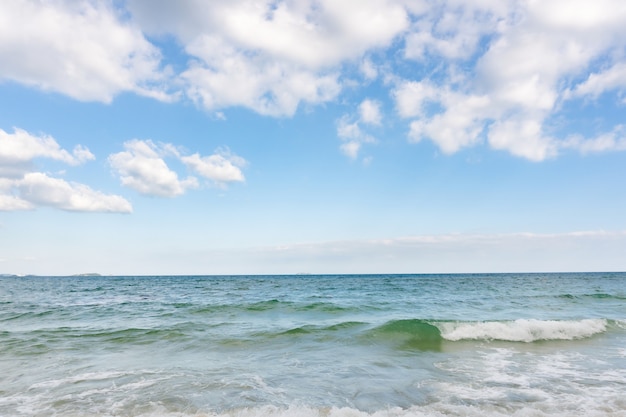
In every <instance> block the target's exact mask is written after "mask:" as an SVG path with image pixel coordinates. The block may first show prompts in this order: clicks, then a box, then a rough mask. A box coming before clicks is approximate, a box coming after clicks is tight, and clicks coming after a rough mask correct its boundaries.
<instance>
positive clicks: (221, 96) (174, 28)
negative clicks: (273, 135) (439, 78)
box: [129, 0, 408, 116]
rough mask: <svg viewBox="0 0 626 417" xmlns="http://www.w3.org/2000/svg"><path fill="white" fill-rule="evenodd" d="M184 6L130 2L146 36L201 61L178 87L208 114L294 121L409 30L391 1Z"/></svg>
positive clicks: (139, 0)
mask: <svg viewBox="0 0 626 417" xmlns="http://www.w3.org/2000/svg"><path fill="white" fill-rule="evenodd" d="M182 3H183V4H182V5H181V2H176V3H171V2H168V1H146V0H131V1H130V2H129V8H130V10H131V12H132V14H133V16H134V17H135V19H136V20H137V21H138V22H139V24H140V25H142V27H144V28H146V30H147V31H148V32H151V33H164V32H166V33H172V34H174V35H175V36H177V37H178V39H180V41H181V43H182V44H183V45H184V47H185V51H186V52H187V53H188V54H189V55H191V56H192V57H194V58H196V59H195V60H194V61H193V63H192V64H191V65H190V67H189V68H188V69H187V70H186V71H184V72H183V73H182V74H181V79H182V80H183V81H184V82H185V83H186V92H187V94H188V96H190V97H191V98H192V99H193V100H195V101H196V102H197V103H199V104H201V105H202V106H203V107H205V108H206V109H209V110H216V109H219V108H224V107H229V106H244V107H248V108H250V109H252V110H254V111H256V112H258V113H261V114H265V115H271V116H291V115H293V114H294V112H295V111H296V109H297V108H298V106H299V105H300V103H310V104H317V103H322V102H326V101H329V100H333V99H334V98H336V97H337V95H338V94H339V92H340V91H341V88H342V85H341V81H340V79H339V78H340V77H339V69H340V65H341V64H343V63H344V62H346V61H350V60H356V59H359V58H361V57H362V55H363V54H364V53H365V52H366V51H368V50H370V49H372V48H378V47H385V46H387V45H389V44H390V43H391V42H392V40H393V39H394V38H395V37H396V36H398V35H399V34H400V33H401V32H402V31H403V30H404V29H405V28H406V27H407V25H408V14H407V12H406V10H405V8H404V7H402V5H400V4H397V3H396V2H394V1H387V0H372V1H368V2H362V1H357V0H350V1H341V2H337V1H334V0H323V1H319V2H312V1H284V2H278V3H273V2H271V3H270V2H249V1H243V0H236V1H231V2H226V3H224V2H217V3H215V2H214V3H198V2H192V1H187V2H182ZM250 28H254V30H250ZM367 74H369V76H372V74H373V70H372V68H368V69H367Z"/></svg>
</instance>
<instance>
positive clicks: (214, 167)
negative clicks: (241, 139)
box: [180, 150, 247, 185]
mask: <svg viewBox="0 0 626 417" xmlns="http://www.w3.org/2000/svg"><path fill="white" fill-rule="evenodd" d="M180 160H181V161H182V162H183V163H184V164H185V165H187V167H189V168H190V169H191V170H192V171H193V172H195V173H196V174H198V175H200V176H202V177H204V178H206V179H208V180H210V181H212V182H214V183H215V184H217V185H225V184H226V183H229V182H242V181H244V180H245V177H244V175H243V172H241V168H243V167H245V166H246V164H247V162H246V161H245V160H244V159H243V158H241V157H238V156H236V155H232V154H231V153H230V151H228V150H218V152H217V153H214V154H213V155H209V156H204V157H202V156H200V155H199V154H197V153H195V154H193V155H189V156H183V157H181V158H180Z"/></svg>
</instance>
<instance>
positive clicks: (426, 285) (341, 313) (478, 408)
mask: <svg viewBox="0 0 626 417" xmlns="http://www.w3.org/2000/svg"><path fill="white" fill-rule="evenodd" d="M0 416H29V417H30V416H129V417H130V416H213V417H218V416H220V417H221V416H232V417H253V416H262V417H287V416H298V417H319V416H324V417H327V416H328V417H369V416H372V417H374V416H375V417H409V416H481V417H487V416H626V273H591V274H590V273H584V274H493V275H488V274H472V275H460V274H459V275H349V276H339V275H337V276H330V275H324V276H315V275H306V276H232V277H230V276H206V277H205V276H189V277H186V276H176V277H172V276H158V277H19V278H18V277H2V278H0Z"/></svg>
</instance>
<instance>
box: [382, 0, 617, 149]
mask: <svg viewBox="0 0 626 417" xmlns="http://www.w3.org/2000/svg"><path fill="white" fill-rule="evenodd" d="M624 19H626V5H625V4H624V3H623V2H621V1H618V0H601V1H599V2H594V3H590V2H587V1H577V2H574V3H572V2H570V1H562V0H558V1H552V2H515V1H505V2H491V1H484V2H478V3H466V2H457V1H450V2H448V3H446V4H443V5H438V7H433V8H431V9H428V10H426V11H425V12H424V15H423V16H421V17H419V18H417V19H416V20H415V21H414V22H413V25H412V27H411V33H410V34H408V35H407V37H406V46H405V56H406V57H408V58H411V59H420V60H422V61H423V62H427V63H431V65H432V62H433V61H432V60H431V61H427V60H428V59H433V57H443V58H444V60H442V61H441V60H440V61H438V62H440V66H439V67H438V68H436V69H435V70H434V71H435V72H434V73H433V75H432V76H427V77H426V78H424V79H422V80H402V79H400V80H396V81H395V89H394V91H393V93H392V95H393V97H394V99H395V102H396V108H397V111H398V114H399V115H400V116H401V117H405V118H411V119H413V120H412V121H410V122H409V124H410V132H409V139H410V140H411V141H419V140H422V139H424V138H427V139H430V140H432V141H433V142H435V143H436V144H437V145H438V146H439V147H440V148H441V149H442V151H444V152H447V153H452V152H456V151H458V150H459V149H461V148H463V147H467V146H472V145H475V144H478V143H484V140H483V139H484V138H487V139H488V142H487V143H488V144H489V145H490V146H491V147H492V148H494V149H499V150H505V151H507V152H510V153H511V154H513V155H516V156H520V157H523V158H527V159H530V160H534V161H540V160H543V159H545V158H549V157H553V156H555V155H557V154H558V151H559V150H561V149H566V148H568V149H569V148H575V149H578V150H579V151H581V152H589V151H590V149H595V148H603V149H612V150H619V149H621V145H620V143H621V142H619V141H618V140H617V139H616V140H615V142H611V137H610V135H609V136H606V135H604V136H603V135H600V136H599V137H598V138H597V139H595V140H587V141H583V142H584V145H583V144H582V142H580V140H578V142H580V143H578V142H577V141H576V140H573V139H571V138H570V137H569V136H566V137H560V138H559V137H555V136H553V135H547V134H545V131H546V127H545V123H546V121H547V120H548V119H549V118H550V117H552V116H554V115H557V114H558V113H559V111H560V103H561V102H563V101H564V100H566V99H569V98H572V97H581V96H591V97H597V96H598V95H599V94H601V93H602V92H604V91H607V90H611V89H619V88H623V87H624V85H626V78H624V77H623V73H624V62H623V57H624V55H623V48H624V46H626V40H625V39H626V26H625V25H624V24H623V22H624ZM425 60H426V61H425ZM458 61H465V62H464V63H463V64H462V65H461V64H457V62H458ZM598 62H602V63H603V64H602V65H603V67H604V68H605V69H603V70H601V71H598V72H596V73H594V74H592V75H590V76H588V77H587V78H586V79H585V80H584V81H582V82H580V83H579V84H578V85H575V84H574V87H572V84H573V83H574V80H576V79H577V78H580V75H581V74H584V73H585V72H588V71H589V70H592V69H593V68H594V67H595V66H597V65H598ZM459 68H465V70H464V71H463V72H459ZM576 143H578V144H576Z"/></svg>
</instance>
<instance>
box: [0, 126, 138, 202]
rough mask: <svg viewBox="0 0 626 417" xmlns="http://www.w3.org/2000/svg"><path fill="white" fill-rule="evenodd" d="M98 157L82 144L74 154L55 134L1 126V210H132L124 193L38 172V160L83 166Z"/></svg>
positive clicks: (76, 148) (75, 149)
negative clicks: (39, 208)
mask: <svg viewBox="0 0 626 417" xmlns="http://www.w3.org/2000/svg"><path fill="white" fill-rule="evenodd" d="M94 158H95V157H94V155H93V154H92V153H91V152H90V151H89V149H87V148H86V147H84V146H81V145H77V146H76V147H75V148H74V151H73V152H72V153H70V152H68V151H67V150H65V149H63V148H61V146H60V145H59V144H58V143H57V142H56V140H55V139H54V138H53V137H51V136H48V135H42V136H35V135H32V134H30V133H28V132H26V131H25V130H22V129H14V133H7V132H5V131H4V130H2V129H0V210H3V211H14V210H29V209H34V208H37V207H52V208H57V209H61V210H67V211H87V212H96V211H97V212H118V213H130V212H131V211H132V207H131V205H130V203H129V202H128V201H126V200H125V199H124V198H122V197H120V196H117V195H107V194H104V193H101V192H99V191H95V190H92V189H91V188H90V187H88V186H87V185H84V184H80V183H76V182H67V181H65V180H63V179H60V178H54V177H50V176H49V175H48V174H45V173H42V172H37V171H36V167H35V160H37V159H52V160H56V161H60V162H62V163H65V164H69V165H79V164H82V163H84V162H86V161H88V160H92V159H94Z"/></svg>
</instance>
